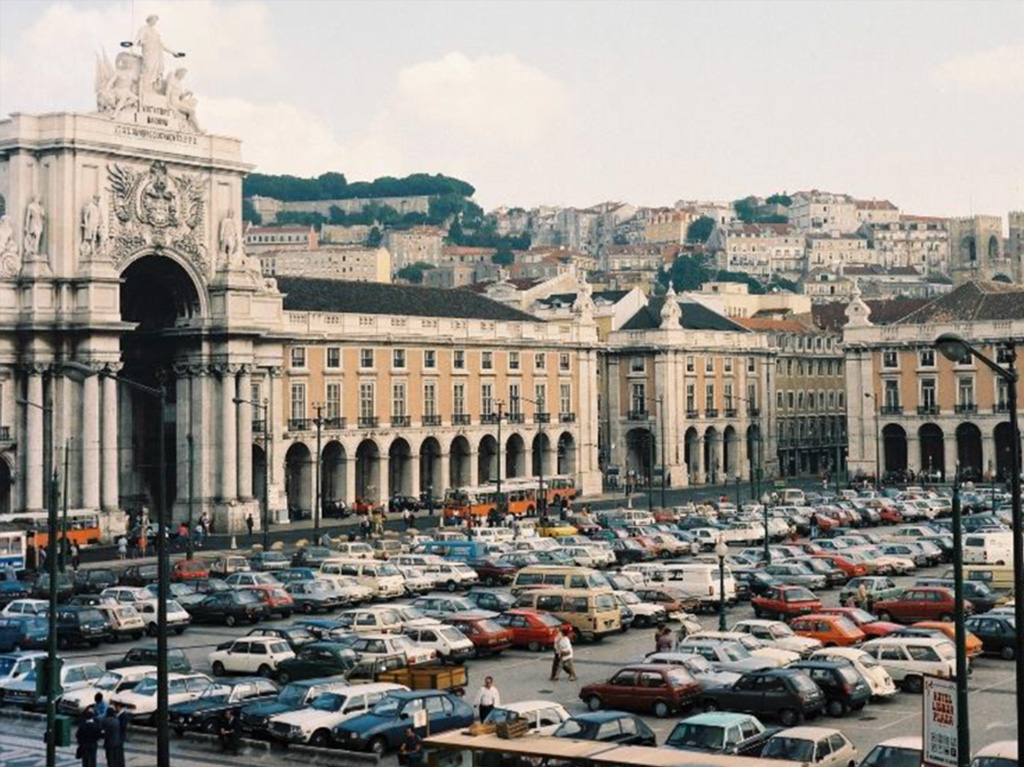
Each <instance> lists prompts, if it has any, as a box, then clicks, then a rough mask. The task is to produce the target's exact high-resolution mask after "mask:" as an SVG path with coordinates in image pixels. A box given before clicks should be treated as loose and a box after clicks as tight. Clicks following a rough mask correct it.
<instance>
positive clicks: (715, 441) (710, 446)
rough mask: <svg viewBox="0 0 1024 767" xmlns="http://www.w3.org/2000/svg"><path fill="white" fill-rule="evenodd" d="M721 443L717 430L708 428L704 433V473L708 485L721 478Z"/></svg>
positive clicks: (711, 427) (712, 427)
mask: <svg viewBox="0 0 1024 767" xmlns="http://www.w3.org/2000/svg"><path fill="white" fill-rule="evenodd" d="M721 443H722V437H721V435H720V434H719V433H718V429H716V428H715V427H714V426H709V427H708V428H707V430H706V431H705V432H704V471H705V473H706V475H707V482H708V484H709V485H713V484H715V483H716V482H718V481H719V478H720V477H721V472H722V462H721V461H722V459H721V451H720V447H721Z"/></svg>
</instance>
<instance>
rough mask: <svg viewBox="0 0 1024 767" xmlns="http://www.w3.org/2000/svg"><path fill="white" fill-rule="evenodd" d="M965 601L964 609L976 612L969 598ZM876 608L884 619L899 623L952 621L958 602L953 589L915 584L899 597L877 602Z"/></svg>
mask: <svg viewBox="0 0 1024 767" xmlns="http://www.w3.org/2000/svg"><path fill="white" fill-rule="evenodd" d="M964 602H965V603H964V610H965V612H966V613H967V614H968V615H970V614H971V613H973V612H974V606H973V605H972V604H971V603H970V602H968V601H967V600H964ZM874 610H875V613H876V614H877V615H878V617H879V618H881V619H882V620H884V621H889V620H892V621H896V622H897V623H914V622H916V621H934V620H939V621H952V620H953V614H954V612H955V610H956V602H955V601H954V599H953V591H952V590H951V589H947V588H939V587H935V586H913V587H911V588H909V589H904V590H903V592H902V593H901V594H900V595H899V596H898V597H895V598H893V599H887V600H883V601H881V602H877V603H875V606H874Z"/></svg>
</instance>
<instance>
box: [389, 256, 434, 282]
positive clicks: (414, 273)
mask: <svg viewBox="0 0 1024 767" xmlns="http://www.w3.org/2000/svg"><path fill="white" fill-rule="evenodd" d="M433 268H434V267H433V265H432V264H428V263H426V262H424V261H417V262H416V263H415V264H408V265H407V266H403V267H402V268H401V269H399V270H398V272H397V273H396V274H397V276H398V278H399V279H402V280H408V281H409V282H411V283H413V284H414V285H421V284H423V273H424V272H426V271H427V270H429V269H433Z"/></svg>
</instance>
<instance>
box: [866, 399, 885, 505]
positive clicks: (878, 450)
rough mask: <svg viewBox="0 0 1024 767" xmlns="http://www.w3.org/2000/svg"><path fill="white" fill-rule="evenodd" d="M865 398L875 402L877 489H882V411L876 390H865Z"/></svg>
mask: <svg viewBox="0 0 1024 767" xmlns="http://www.w3.org/2000/svg"><path fill="white" fill-rule="evenodd" d="M864 399H869V400H871V401H872V402H873V403H874V404H875V418H876V421H875V490H877V491H879V492H881V491H882V440H881V439H879V433H880V432H879V426H880V422H881V415H882V414H881V411H880V408H879V407H878V397H876V396H875V393H874V392H870V391H866V392H864Z"/></svg>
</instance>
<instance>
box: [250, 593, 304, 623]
mask: <svg viewBox="0 0 1024 767" xmlns="http://www.w3.org/2000/svg"><path fill="white" fill-rule="evenodd" d="M243 588H245V589H246V590H248V591H252V592H253V593H254V594H256V595H257V596H259V598H260V599H262V600H263V607H264V609H266V611H267V614H271V613H274V614H277V615H280V616H281V617H282V618H285V619H287V618H290V617H291V615H292V613H293V612H295V601H294V600H293V599H292V595H291V594H289V593H288V592H287V591H285V590H284V586H261V585H257V586H244V587H243Z"/></svg>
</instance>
